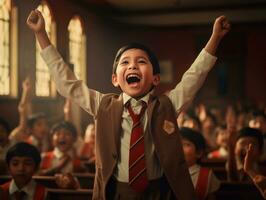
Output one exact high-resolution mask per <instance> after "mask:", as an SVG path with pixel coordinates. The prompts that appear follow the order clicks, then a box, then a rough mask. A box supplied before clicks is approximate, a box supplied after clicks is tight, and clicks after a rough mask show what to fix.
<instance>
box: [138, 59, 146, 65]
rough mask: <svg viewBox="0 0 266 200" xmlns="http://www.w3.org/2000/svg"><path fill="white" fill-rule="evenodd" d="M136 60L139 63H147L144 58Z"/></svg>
mask: <svg viewBox="0 0 266 200" xmlns="http://www.w3.org/2000/svg"><path fill="white" fill-rule="evenodd" d="M138 62H139V63H142V64H145V63H147V62H146V60H143V59H141V60H139V61H138Z"/></svg>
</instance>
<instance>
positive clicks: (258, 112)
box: [252, 110, 266, 120]
mask: <svg viewBox="0 0 266 200" xmlns="http://www.w3.org/2000/svg"><path fill="white" fill-rule="evenodd" d="M252 117H253V118H256V117H262V118H263V119H264V120H266V114H265V113H264V112H263V111H262V110H255V111H253V113H252Z"/></svg>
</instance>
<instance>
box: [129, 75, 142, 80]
mask: <svg viewBox="0 0 266 200" xmlns="http://www.w3.org/2000/svg"><path fill="white" fill-rule="evenodd" d="M131 77H136V78H138V79H140V76H139V75H138V74H129V75H128V76H127V78H131Z"/></svg>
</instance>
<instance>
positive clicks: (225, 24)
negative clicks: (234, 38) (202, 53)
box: [204, 16, 230, 55]
mask: <svg viewBox="0 0 266 200" xmlns="http://www.w3.org/2000/svg"><path fill="white" fill-rule="evenodd" d="M229 30H230V24H229V21H228V20H227V18H226V17H225V16H220V17H218V18H216V20H215V22H214V24H213V29H212V35H211V37H210V39H209V41H208V42H207V44H206V46H205V48H204V49H205V50H206V51H207V52H208V53H210V54H211V55H215V53H216V50H217V47H218V45H219V43H220V41H221V39H222V38H223V37H224V36H225V35H226V34H227V33H228V31H229Z"/></svg>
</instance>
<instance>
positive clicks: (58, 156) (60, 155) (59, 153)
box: [54, 147, 73, 159]
mask: <svg viewBox="0 0 266 200" xmlns="http://www.w3.org/2000/svg"><path fill="white" fill-rule="evenodd" d="M71 150H72V149H70V150H69V151H68V152H67V154H68V155H69V156H70V157H72V156H73V154H72V151H71ZM54 155H55V157H56V158H58V159H60V158H62V157H63V156H64V155H65V154H64V153H63V152H62V151H60V150H59V149H58V148H57V147H55V148H54Z"/></svg>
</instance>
